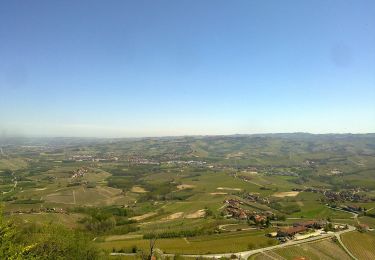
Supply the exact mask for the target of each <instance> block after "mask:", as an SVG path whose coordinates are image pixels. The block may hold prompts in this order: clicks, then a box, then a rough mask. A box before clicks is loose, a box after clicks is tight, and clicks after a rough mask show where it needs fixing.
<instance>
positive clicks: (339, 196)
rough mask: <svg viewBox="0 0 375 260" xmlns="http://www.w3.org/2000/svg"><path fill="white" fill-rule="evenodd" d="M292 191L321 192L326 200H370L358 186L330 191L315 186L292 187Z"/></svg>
mask: <svg viewBox="0 0 375 260" xmlns="http://www.w3.org/2000/svg"><path fill="white" fill-rule="evenodd" d="M293 190H294V191H304V192H313V193H321V194H323V195H324V197H325V199H326V200H327V201H331V202H338V201H351V202H370V201H371V198H369V197H368V196H366V195H365V194H364V193H361V192H362V191H363V190H361V189H360V188H357V189H348V190H343V191H332V190H326V189H317V188H311V187H310V188H306V189H293Z"/></svg>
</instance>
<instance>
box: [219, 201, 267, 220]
mask: <svg viewBox="0 0 375 260" xmlns="http://www.w3.org/2000/svg"><path fill="white" fill-rule="evenodd" d="M224 203H225V204H226V205H227V206H226V208H225V211H226V212H227V213H228V215H227V216H229V217H231V218H235V219H239V220H248V219H251V220H253V221H254V222H255V223H265V222H266V221H267V219H268V218H269V217H271V216H273V213H272V212H271V211H264V212H256V211H251V210H247V209H243V208H242V207H241V206H242V205H245V204H246V203H245V202H243V201H241V200H238V199H226V200H224Z"/></svg>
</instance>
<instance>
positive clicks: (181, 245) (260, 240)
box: [98, 231, 276, 254]
mask: <svg viewBox="0 0 375 260" xmlns="http://www.w3.org/2000/svg"><path fill="white" fill-rule="evenodd" d="M148 243H149V241H148V240H144V239H129V240H123V241H110V242H100V243H98V244H99V246H100V247H102V248H105V249H109V250H112V249H113V248H115V249H117V250H120V249H125V250H129V249H130V248H131V247H132V246H134V245H135V246H137V247H138V248H144V249H147V246H148ZM275 243H276V240H274V239H270V238H267V237H266V236H265V235H264V232H263V231H252V232H236V233H225V234H217V235H207V236H198V237H193V238H173V239H159V240H158V241H157V245H156V246H157V248H160V249H161V250H163V252H167V253H180V254H209V253H224V252H238V251H244V250H249V248H251V249H255V248H260V247H266V246H270V245H274V244H275Z"/></svg>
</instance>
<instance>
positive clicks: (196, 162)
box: [165, 160, 207, 167]
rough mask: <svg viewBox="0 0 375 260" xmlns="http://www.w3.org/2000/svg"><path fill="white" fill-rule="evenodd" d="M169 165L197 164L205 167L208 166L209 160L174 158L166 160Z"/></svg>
mask: <svg viewBox="0 0 375 260" xmlns="http://www.w3.org/2000/svg"><path fill="white" fill-rule="evenodd" d="M165 163H166V164H168V165H189V166H197V167H204V166H207V162H204V161H193V160H191V161H182V160H172V161H167V162H165Z"/></svg>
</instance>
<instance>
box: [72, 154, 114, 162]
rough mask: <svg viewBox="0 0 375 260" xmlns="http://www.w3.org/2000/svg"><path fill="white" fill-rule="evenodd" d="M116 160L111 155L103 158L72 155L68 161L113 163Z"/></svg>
mask: <svg viewBox="0 0 375 260" xmlns="http://www.w3.org/2000/svg"><path fill="white" fill-rule="evenodd" d="M118 160H119V158H118V157H116V156H113V155H107V156H103V157H96V156H92V155H73V156H72V157H70V158H69V161H74V162H113V161H118Z"/></svg>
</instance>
